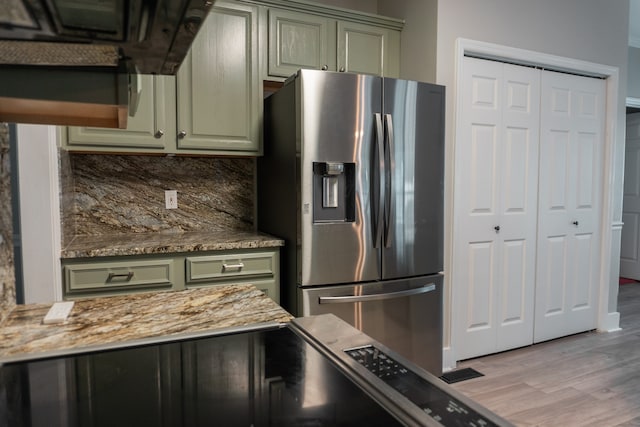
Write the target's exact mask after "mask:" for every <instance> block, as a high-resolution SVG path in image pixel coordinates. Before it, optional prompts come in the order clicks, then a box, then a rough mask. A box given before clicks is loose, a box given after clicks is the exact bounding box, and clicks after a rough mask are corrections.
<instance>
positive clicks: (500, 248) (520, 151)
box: [452, 58, 539, 359]
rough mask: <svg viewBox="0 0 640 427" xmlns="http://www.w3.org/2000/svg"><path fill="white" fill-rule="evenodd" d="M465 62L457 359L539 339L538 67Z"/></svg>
mask: <svg viewBox="0 0 640 427" xmlns="http://www.w3.org/2000/svg"><path fill="white" fill-rule="evenodd" d="M464 61H465V67H464V78H463V87H462V90H463V92H464V99H465V101H464V103H463V104H464V105H463V106H462V112H461V122H462V124H461V126H460V128H459V130H458V135H459V140H458V142H457V143H456V144H457V147H456V166H455V171H456V172H455V173H456V177H455V182H456V183H455V187H456V189H455V190H454V197H455V202H454V203H455V208H454V210H455V212H456V214H455V216H456V217H455V219H454V222H455V226H454V234H455V236H454V266H453V269H452V270H453V271H452V281H453V283H454V284H453V287H454V291H453V292H454V300H455V302H454V304H455V306H456V307H457V308H456V312H455V313H454V316H456V317H455V319H454V335H455V337H454V340H455V341H456V343H457V344H456V355H457V358H458V359H465V358H469V357H474V356H478V355H482V354H488V353H494V352H497V351H502V350H506V349H508V348H513V347H518V346H522V345H527V344H531V342H532V340H533V335H532V330H533V327H532V325H533V319H532V314H533V286H534V272H535V249H534V248H535V216H536V215H537V208H536V197H537V168H538V163H537V159H538V154H537V150H538V145H537V141H538V121H539V120H538V114H539V95H538V94H539V70H535V69H532V68H527V67H516V66H511V65H506V64H502V63H499V62H493V61H484V60H479V59H474V58H465V59H464ZM489 248H491V250H490V253H491V256H488V255H485V256H483V257H482V258H481V257H480V256H479V254H480V253H485V252H486V253H489ZM479 260H482V262H486V263H487V265H486V266H482V267H481V268H480V266H479V265H478V264H477V263H478V262H479Z"/></svg>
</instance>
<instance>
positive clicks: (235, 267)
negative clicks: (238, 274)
mask: <svg viewBox="0 0 640 427" xmlns="http://www.w3.org/2000/svg"><path fill="white" fill-rule="evenodd" d="M243 268H244V264H243V263H241V262H239V263H237V264H222V271H223V272H225V271H227V270H238V271H240V270H242V269H243Z"/></svg>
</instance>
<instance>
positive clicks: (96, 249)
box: [60, 230, 284, 258]
mask: <svg viewBox="0 0 640 427" xmlns="http://www.w3.org/2000/svg"><path fill="white" fill-rule="evenodd" d="M283 245H284V241H283V240H282V239H279V238H277V237H273V236H269V235H268V234H264V233H259V232H251V231H237V230H224V231H197V232H195V231H192V232H184V233H163V232H149V233H127V234H105V235H90V236H89V235H87V236H85V235H78V236H75V237H74V238H73V239H72V240H71V241H70V243H69V244H67V245H66V246H65V247H64V248H62V251H61V254H60V257H61V258H86V257H101V256H122V255H142V254H163V253H178V252H194V251H220V250H231V249H254V248H273V247H278V246H283Z"/></svg>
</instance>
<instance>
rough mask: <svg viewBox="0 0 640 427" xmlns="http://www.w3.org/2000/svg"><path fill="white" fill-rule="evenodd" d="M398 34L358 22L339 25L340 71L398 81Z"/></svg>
mask: <svg viewBox="0 0 640 427" xmlns="http://www.w3.org/2000/svg"><path fill="white" fill-rule="evenodd" d="M399 55H400V35H399V33H398V32H397V31H393V30H389V29H386V28H380V27H374V26H371V25H365V24H359V23H355V22H344V21H339V22H338V71H348V72H352V73H364V74H374V75H377V76H385V77H398V74H399V73H400V66H399V64H400V56H399Z"/></svg>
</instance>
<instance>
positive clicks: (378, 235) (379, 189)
mask: <svg viewBox="0 0 640 427" xmlns="http://www.w3.org/2000/svg"><path fill="white" fill-rule="evenodd" d="M375 118H376V154H377V163H376V162H375V160H374V163H375V164H374V168H373V170H374V174H375V175H376V176H375V178H374V188H375V193H376V194H375V196H376V197H378V203H376V204H375V206H372V209H374V210H375V211H374V212H373V221H372V223H373V227H374V230H373V247H374V248H378V245H379V244H380V242H381V241H382V228H383V226H384V222H383V219H384V218H383V209H384V200H385V188H384V185H383V184H382V182H381V181H382V171H384V169H385V168H384V160H385V159H384V135H383V124H382V114H380V113H375Z"/></svg>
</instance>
